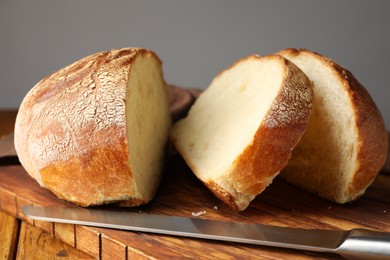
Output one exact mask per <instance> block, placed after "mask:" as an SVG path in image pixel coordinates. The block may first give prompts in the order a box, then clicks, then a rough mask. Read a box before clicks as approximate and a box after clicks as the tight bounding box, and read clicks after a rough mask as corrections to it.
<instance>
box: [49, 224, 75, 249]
mask: <svg viewBox="0 0 390 260" xmlns="http://www.w3.org/2000/svg"><path fill="white" fill-rule="evenodd" d="M54 236H55V237H56V238H58V239H59V240H61V241H64V242H65V243H67V244H68V245H70V246H72V247H76V237H75V225H72V224H64V223H55V224H54Z"/></svg>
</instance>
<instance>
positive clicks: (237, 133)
mask: <svg viewBox="0 0 390 260" xmlns="http://www.w3.org/2000/svg"><path fill="white" fill-rule="evenodd" d="M311 108H312V89H311V83H310V81H309V79H308V78H307V77H306V75H305V74H304V73H303V72H302V71H301V70H300V69H299V68H298V67H297V66H295V65H294V64H293V63H292V62H289V61H288V60H286V59H284V58H283V57H282V56H279V55H270V56H266V57H259V56H257V55H252V56H249V57H247V58H244V59H242V60H239V61H238V62H236V63H235V64H234V65H232V66H231V67H230V68H228V69H226V70H225V71H223V72H221V73H220V74H219V75H218V76H217V77H216V78H215V79H214V80H213V81H212V83H211V85H210V86H209V87H208V88H207V89H206V91H205V92H203V93H202V94H201V95H200V97H199V98H198V99H197V100H196V101H195V103H194V105H193V106H192V108H191V109H190V111H189V114H188V116H187V117H186V118H184V119H182V120H180V121H178V122H177V123H176V124H175V125H174V126H173V128H172V130H171V132H170V138H171V140H172V142H173V144H174V146H175V147H176V149H177V150H178V152H179V153H180V154H181V156H182V157H183V158H184V160H185V161H186V162H187V164H188V165H189V167H190V168H191V169H192V171H193V172H194V173H195V175H196V176H197V177H198V178H199V179H200V180H201V181H202V182H203V183H204V184H205V185H206V186H207V187H208V188H209V189H210V190H211V191H212V192H213V193H214V194H215V195H216V196H217V197H218V198H220V199H221V200H222V201H224V202H225V203H226V204H227V205H229V206H230V207H231V208H232V209H234V210H237V211H242V210H244V209H246V208H247V206H248V205H249V203H250V201H252V200H253V199H254V198H255V196H256V195H258V194H259V193H261V192H262V191H263V190H264V189H265V188H266V187H267V186H268V185H269V184H270V183H271V182H272V180H273V179H274V178H275V176H276V175H277V174H278V173H279V171H280V170H281V169H283V168H284V167H285V165H286V164H287V161H288V160H289V158H290V156H291V150H292V149H293V148H294V146H295V145H296V144H297V143H298V141H299V139H300V138H301V136H302V135H303V133H304V131H305V129H306V125H307V122H308V119H309V115H310V112H311Z"/></svg>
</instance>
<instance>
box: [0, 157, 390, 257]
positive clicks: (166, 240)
mask: <svg viewBox="0 0 390 260" xmlns="http://www.w3.org/2000/svg"><path fill="white" fill-rule="evenodd" d="M0 180H1V181H0V210H2V211H4V212H6V213H8V214H9V215H12V216H15V217H17V218H19V219H21V220H23V221H25V222H27V223H30V224H32V225H34V226H36V227H39V228H40V229H43V230H45V231H47V232H49V233H51V234H53V235H54V236H55V237H56V238H58V239H60V240H62V241H64V242H66V243H67V244H69V245H71V246H73V247H75V248H77V249H79V250H81V251H83V252H85V253H87V254H89V255H91V256H94V257H97V258H100V257H101V258H103V259H128V258H130V257H133V256H137V257H141V258H144V257H145V258H158V259H161V258H172V257H177V258H182V257H188V258H196V259H199V258H201V259H211V258H214V259H215V258H217V259H229V258H238V257H244V258H246V259H248V258H249V259H254V258H257V259H270V258H271V259H274V258H275V259H280V258H289V259H291V258H292V257H299V258H304V259H305V258H306V259H311V258H326V259H329V257H332V258H336V257H337V256H335V255H329V254H314V253H309V252H302V251H294V250H282V249H274V248H267V247H261V246H251V245H243V244H234V243H226V242H214V241H206V240H200V239H190V238H178V237H171V236H164V235H153V234H146V233H138V232H130V231H120V230H110V229H104V228H93V227H86V226H75V225H70V224H54V223H48V222H40V221H33V220H30V219H27V218H26V217H25V216H24V215H23V214H22V213H21V208H22V207H23V206H24V205H27V204H29V205H42V206H49V205H50V206H57V207H75V206H73V205H71V204H69V203H67V202H64V201H61V200H59V199H57V198H56V197H55V196H54V195H53V194H52V193H50V192H49V191H47V190H45V189H43V188H41V187H39V186H38V184H37V183H36V182H35V181H34V180H33V179H32V178H30V177H29V176H28V175H27V173H26V172H25V171H24V169H23V168H22V167H21V166H19V165H13V166H1V167H0ZM106 208H107V207H106ZM126 210H129V211H134V212H143V213H150V214H162V215H171V216H185V217H191V216H192V213H193V212H194V213H196V212H199V211H203V210H205V211H206V214H204V215H202V216H200V218H205V219H216V220H224V221H240V222H246V223H262V224H269V225H277V226H289V227H300V228H309V229H311V228H322V229H339V230H347V229H351V228H357V227H362V228H369V229H373V230H380V231H388V232H390V180H389V177H387V176H383V175H381V176H379V177H378V178H377V180H376V181H375V182H374V184H373V185H372V186H371V187H370V188H369V190H368V191H367V193H366V194H365V195H364V196H363V197H362V198H361V199H359V200H358V201H356V202H353V203H350V204H346V205H337V204H334V203H332V202H328V201H325V200H323V199H320V198H318V197H316V196H314V195H311V194H309V193H307V192H305V191H302V190H300V189H298V188H296V187H294V186H292V185H290V184H287V183H285V182H284V181H282V180H278V179H277V180H276V181H274V183H273V184H272V185H271V186H270V187H269V188H268V189H266V191H265V192H264V193H262V194H261V195H260V196H258V197H257V198H256V199H255V200H254V201H253V202H252V204H251V206H250V207H249V208H248V209H247V210H246V211H244V212H241V213H236V212H232V211H231V210H230V209H229V208H227V207H226V206H225V205H223V204H222V203H221V202H220V201H219V200H218V199H216V198H215V197H214V196H213V195H212V194H211V193H210V192H209V191H208V190H207V189H206V188H205V187H204V186H203V185H202V184H201V183H200V182H199V181H198V180H197V179H196V178H195V177H194V175H193V174H192V173H191V172H190V170H189V169H188V168H187V166H186V165H185V163H184V162H183V161H182V160H181V159H180V157H179V156H177V155H175V156H173V157H172V159H171V162H170V165H169V169H168V171H167V173H166V176H165V178H164V181H163V183H162V185H161V187H160V189H159V192H158V194H157V196H156V198H155V200H153V201H152V202H151V203H150V204H149V205H146V206H143V207H137V208H129V209H126Z"/></svg>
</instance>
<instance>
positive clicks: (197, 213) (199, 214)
mask: <svg viewBox="0 0 390 260" xmlns="http://www.w3.org/2000/svg"><path fill="white" fill-rule="evenodd" d="M206 213H207V212H206V211H205V210H201V211H199V212H192V216H193V217H199V216H202V215H204V214H206Z"/></svg>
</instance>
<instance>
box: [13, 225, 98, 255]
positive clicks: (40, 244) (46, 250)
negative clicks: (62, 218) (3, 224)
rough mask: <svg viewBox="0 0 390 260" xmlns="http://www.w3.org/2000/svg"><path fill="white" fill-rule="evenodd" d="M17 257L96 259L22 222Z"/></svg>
mask: <svg viewBox="0 0 390 260" xmlns="http://www.w3.org/2000/svg"><path fill="white" fill-rule="evenodd" d="M17 259H94V258H93V257H91V256H89V255H87V254H85V253H83V252H81V251H79V250H77V249H75V248H73V247H71V246H69V245H67V244H65V243H64V242H62V241H60V240H58V239H55V238H53V237H52V236H51V235H50V234H47V233H45V232H43V231H42V230H40V229H38V228H36V227H33V226H31V225H29V224H27V223H24V222H22V225H21V231H20V236H19V246H18V252H17Z"/></svg>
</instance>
